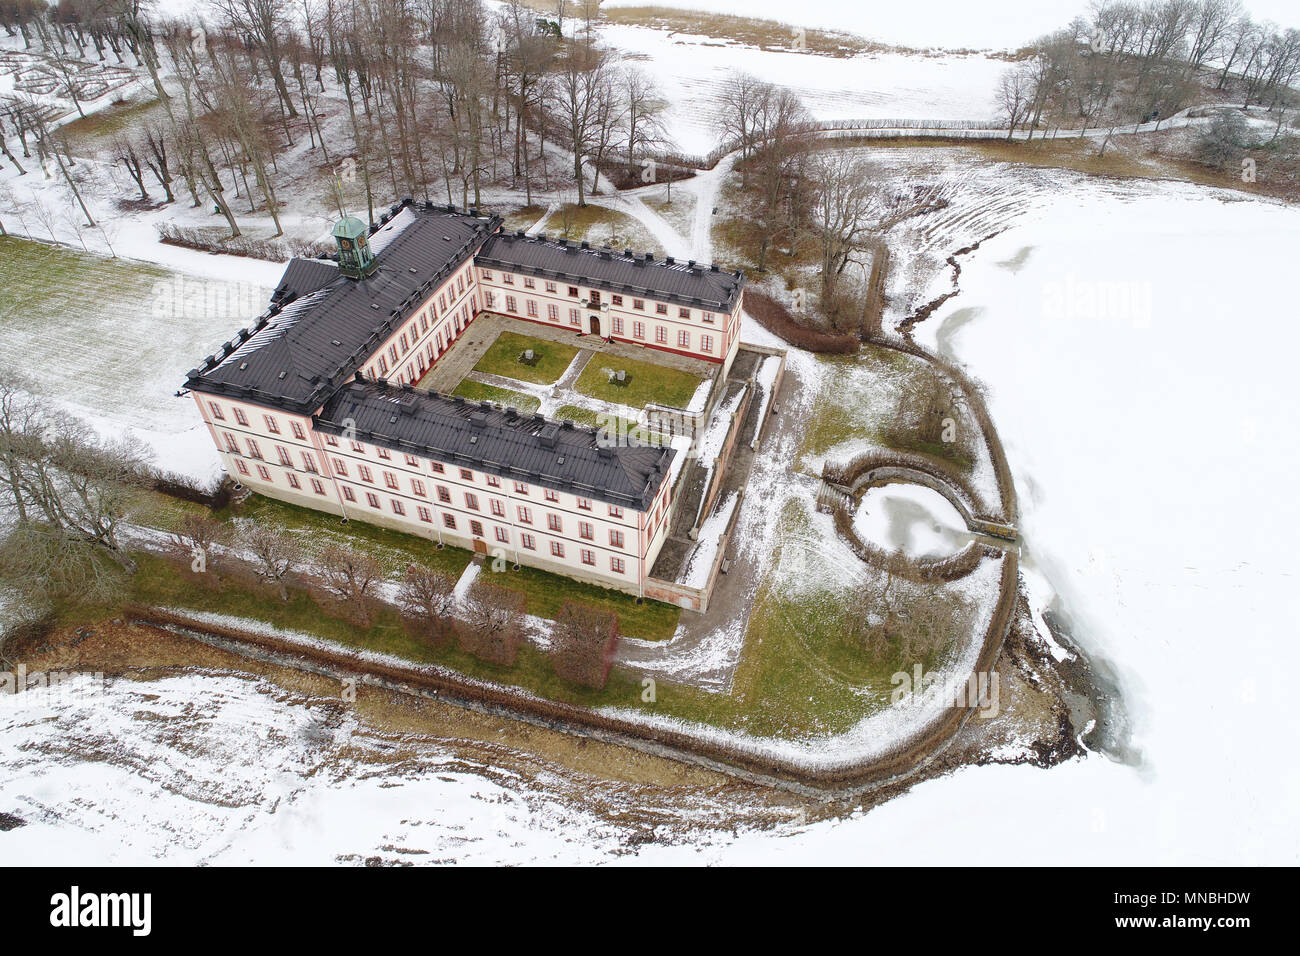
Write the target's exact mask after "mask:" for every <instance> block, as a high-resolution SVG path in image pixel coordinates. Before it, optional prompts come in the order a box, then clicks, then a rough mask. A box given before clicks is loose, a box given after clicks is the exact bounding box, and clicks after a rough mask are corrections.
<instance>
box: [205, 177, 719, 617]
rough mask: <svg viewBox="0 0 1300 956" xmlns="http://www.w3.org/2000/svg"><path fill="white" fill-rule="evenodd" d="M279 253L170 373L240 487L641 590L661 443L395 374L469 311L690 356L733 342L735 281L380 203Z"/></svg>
mask: <svg viewBox="0 0 1300 956" xmlns="http://www.w3.org/2000/svg"><path fill="white" fill-rule="evenodd" d="M333 235H334V239H335V242H336V244H337V247H338V251H337V254H336V255H335V256H332V257H329V258H320V259H294V260H292V261H291V262H290V263H289V265H288V267H287V268H286V269H285V272H284V275H283V277H282V279H281V281H280V284H279V285H278V286H277V287H276V289H275V291H274V294H273V295H272V298H271V303H270V306H269V308H268V309H267V310H266V311H265V312H264V313H263V314H262V315H261V316H259V317H258V319H257V321H256V322H255V323H254V325H253V326H252V327H251V328H249V329H245V330H242V331H241V332H240V333H239V335H238V336H237V337H236V338H235V339H233V340H231V341H230V342H228V343H226V344H225V345H224V346H223V347H222V349H221V350H220V352H219V353H217V354H214V355H209V356H208V357H207V358H206V359H205V360H204V362H203V364H202V365H200V366H199V367H198V368H196V369H193V370H192V371H191V372H190V373H189V376H188V378H187V380H186V383H185V385H186V388H187V389H188V390H189V392H190V394H191V395H192V396H193V398H194V400H195V402H196V403H197V405H198V408H199V413H200V415H201V416H202V417H203V420H204V422H205V423H206V424H207V426H208V429H209V431H210V433H211V435H212V439H213V441H214V442H215V444H216V447H217V449H218V451H219V452H220V454H221V458H222V462H223V464H224V466H225V468H226V470H227V472H228V473H229V474H231V475H232V476H234V477H235V478H236V479H237V480H238V481H239V482H241V483H242V484H244V485H246V486H248V487H249V488H250V489H252V490H253V491H255V492H257V493H260V494H264V495H267V496H269V497H272V498H277V499H279V500H282V501H287V502H291V503H293V504H298V505H304V506H307V507H311V508H317V509H319V510H322V511H327V512H330V513H332V514H337V515H340V516H343V517H346V518H348V519H358V520H363V521H369V522H372V523H374V524H379V525H383V526H386V527H390V528H395V529H398V530H401V531H406V532H410V533H413V534H418V535H421V536H423V537H427V538H432V539H435V540H438V541H439V542H445V543H447V544H451V545H456V546H459V547H464V548H470V549H473V550H475V551H478V552H480V553H488V554H496V555H502V556H504V557H506V559H507V560H509V561H512V562H517V563H521V564H528V565H533V566H538V567H542V568H545V569H547V570H552V571H557V572H559V573H563V574H567V575H569V576H571V577H575V578H579V579H582V580H589V581H592V582H595V583H598V584H601V585H604V586H607V587H615V588H619V589H620V590H624V591H628V592H629V593H636V594H641V593H643V590H644V583H645V579H646V577H647V575H648V573H649V569H650V568H651V567H652V565H653V564H654V561H655V558H656V556H657V555H658V553H659V550H660V548H661V547H662V545H663V543H664V540H665V538H666V536H667V531H668V525H669V523H670V517H671V512H672V504H673V488H672V483H673V479H674V476H675V475H676V474H677V473H678V472H679V471H680V462H674V458H675V456H676V455H677V454H678V453H677V452H675V451H674V450H673V449H671V448H668V447H660V446H653V445H651V446H647V445H638V444H626V443H623V444H620V443H614V442H608V441H603V440H601V438H600V437H599V436H598V434H597V432H596V431H595V430H594V429H590V428H583V427H578V426H574V425H572V424H570V423H569V422H554V421H549V420H547V419H545V418H543V417H542V416H540V415H532V416H528V415H521V414H520V413H519V412H518V411H516V410H515V409H513V408H501V407H499V406H496V405H493V404H491V403H487V402H482V403H476V402H471V401H467V400H465V399H463V398H460V397H449V396H446V395H440V394H438V393H436V392H431V391H425V390H422V389H417V388H415V387H414V384H415V383H416V382H419V381H420V380H421V379H422V378H423V377H424V376H425V374H426V373H427V372H428V371H429V370H430V369H431V368H433V367H434V365H435V364H436V363H437V362H438V361H439V360H440V359H441V358H442V357H443V356H444V355H445V354H447V353H448V351H449V350H450V349H452V347H453V345H454V344H455V343H456V341H457V339H458V338H459V337H460V336H461V335H463V334H464V332H465V330H466V329H467V328H468V327H469V326H470V324H471V323H472V322H474V320H475V319H476V318H477V317H478V316H480V315H482V314H484V313H485V312H495V313H498V314H500V315H504V316H509V317H513V318H517V319H520V320H525V321H530V322H538V323H543V324H548V325H552V326H557V327H561V328H564V329H566V330H572V331H573V332H574V333H575V334H576V333H583V334H585V335H594V336H600V337H602V338H605V339H607V340H613V341H618V342H624V343H632V344H635V345H640V346H644V348H645V350H646V357H647V360H651V361H653V356H654V352H655V350H661V351H663V352H674V353H678V354H682V355H687V356H690V357H692V358H696V359H704V360H707V361H709V362H713V363H718V364H720V365H721V366H722V370H723V371H722V373H723V375H725V374H726V369H727V368H729V367H730V365H731V362H732V361H733V360H734V358H735V356H736V352H737V350H738V348H739V342H740V309H741V300H742V296H743V285H744V276H743V275H741V274H740V273H736V272H726V271H722V270H719V269H718V268H717V267H715V266H700V265H697V264H696V263H694V262H686V263H681V262H676V261H674V260H673V259H671V258H667V259H663V260H656V259H654V258H653V257H652V256H651V255H649V254H646V255H634V254H632V253H630V252H616V251H613V250H609V249H592V248H590V247H589V246H588V245H587V244H586V243H581V244H577V243H571V242H565V241H557V240H553V239H546V238H544V237H539V238H533V237H528V236H525V235H523V234H522V233H516V234H513V235H506V234H504V233H502V232H501V220H500V218H499V217H496V216H480V215H478V214H477V212H476V211H475V210H470V211H468V212H463V211H457V210H456V209H454V208H452V207H438V206H433V205H432V204H429V203H425V204H416V203H414V202H412V201H410V200H405V201H403V202H402V203H400V204H398V205H397V206H394V207H393V208H392V209H391V210H390V211H389V213H387V214H386V215H385V216H384V217H383V219H382V221H381V223H379V224H378V225H376V226H372V227H370V228H367V227H366V226H365V225H364V224H363V223H361V222H360V221H359V220H356V219H352V218H345V219H343V220H341V221H340V222H339V223H338V224H337V225H336V226H335V228H334V230H333Z"/></svg>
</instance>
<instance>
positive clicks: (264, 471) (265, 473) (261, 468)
mask: <svg viewBox="0 0 1300 956" xmlns="http://www.w3.org/2000/svg"><path fill="white" fill-rule="evenodd" d="M257 473H258V474H259V475H261V476H262V480H263V481H270V480H271V472H270V470H269V469H268V468H267V467H266V465H258V466H257Z"/></svg>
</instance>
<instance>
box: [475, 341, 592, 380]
mask: <svg viewBox="0 0 1300 956" xmlns="http://www.w3.org/2000/svg"><path fill="white" fill-rule="evenodd" d="M526 349H532V350H533V362H532V364H531V365H529V364H525V363H524V362H521V361H520V360H519V357H520V356H521V355H522V354H523V353H524V351H525V350H526ZM578 351H579V350H578V349H576V348H574V347H573V346H572V345H561V344H560V343H559V342H551V341H549V340H547V339H535V338H533V337H532V336H531V335H520V334H519V333H518V332H502V333H501V334H500V335H498V336H497V338H496V341H495V342H493V343H492V346H491V348H489V349H488V350H487V351H486V352H485V353H483V357H482V358H481V359H479V360H478V364H477V365H475V366H474V371H476V372H487V373H488V374H489V375H500V376H501V377H502V378H514V379H518V380H519V381H521V382H533V383H535V384H537V385H551V384H553V383H555V382H557V381H559V379H560V376H561V375H563V374H564V371H565V369H567V368H568V367H569V365H570V364H571V363H572V362H573V358H574V356H576V355H577V354H578Z"/></svg>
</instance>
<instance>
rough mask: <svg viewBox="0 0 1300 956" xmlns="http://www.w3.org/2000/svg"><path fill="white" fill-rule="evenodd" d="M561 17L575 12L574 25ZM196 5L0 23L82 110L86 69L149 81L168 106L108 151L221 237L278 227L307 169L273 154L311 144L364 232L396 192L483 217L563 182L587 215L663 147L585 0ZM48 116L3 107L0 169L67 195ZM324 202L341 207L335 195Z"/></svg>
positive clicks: (81, 11)
mask: <svg viewBox="0 0 1300 956" xmlns="http://www.w3.org/2000/svg"><path fill="white" fill-rule="evenodd" d="M570 8H572V9H573V10H574V11H575V12H576V14H577V16H575V17H566V13H567V11H568V9H570ZM204 9H205V12H206V16H205V17H204V19H203V20H201V21H196V22H188V21H179V20H175V19H167V18H164V17H162V16H160V15H158V14H157V13H156V12H155V8H154V6H153V4H152V2H151V0H62V2H60V3H58V4H55V5H47V4H45V3H44V2H42V0H4V2H2V3H0V26H3V27H4V28H5V29H6V30H7V31H8V32H9V33H10V34H11V35H15V36H16V35H19V34H21V36H22V37H23V39H24V43H25V45H26V47H27V48H28V49H30V50H32V51H35V52H39V53H40V54H41V55H42V56H44V57H45V58H46V59H47V61H48V62H49V63H50V64H52V65H53V67H54V69H55V71H56V72H59V71H60V70H61V71H62V75H65V76H66V82H64V83H61V84H60V92H61V93H63V94H64V96H65V98H67V99H68V100H70V101H71V102H72V103H73V104H74V105H75V106H76V107H77V109H78V111H80V109H81V103H80V99H79V92H78V90H79V84H78V81H77V76H78V73H79V69H80V67H81V66H82V65H84V63H85V62H87V61H89V62H91V63H94V62H101V63H117V64H121V65H124V66H128V67H131V68H133V69H136V70H139V71H140V72H141V75H142V76H145V77H147V83H148V85H150V86H151V87H152V92H153V95H154V97H156V99H157V101H158V103H159V104H161V107H162V108H161V109H160V110H152V111H148V112H147V114H145V115H146V118H144V119H142V120H140V121H139V122H129V123H127V124H126V126H125V128H124V129H123V130H122V131H121V132H119V133H117V134H115V135H114V136H113V137H112V141H111V145H110V146H109V149H108V156H107V158H108V159H109V160H110V161H111V162H112V163H113V164H114V165H115V166H117V167H119V168H121V169H122V170H124V171H125V172H126V174H127V176H128V177H129V181H130V183H131V185H132V190H133V192H134V193H135V198H136V199H138V200H140V201H142V202H153V201H155V195H156V194H158V193H161V197H160V198H159V199H158V200H157V201H161V202H164V203H170V202H175V201H177V200H178V199H179V198H180V197H182V196H183V197H184V198H186V199H188V201H189V204H190V205H191V206H192V207H199V206H210V207H211V208H212V209H213V210H214V211H215V212H216V213H217V214H219V215H220V216H221V217H222V218H223V219H224V220H225V223H226V225H227V226H228V232H229V235H230V237H232V238H233V237H237V236H239V235H240V234H241V223H240V220H241V218H242V217H243V216H245V215H251V214H255V213H257V214H265V215H267V216H269V217H270V219H271V220H272V224H273V225H274V227H275V234H276V235H277V236H278V235H280V234H281V233H282V232H283V228H282V223H281V218H280V214H281V208H282V200H281V199H280V198H279V195H278V194H279V192H281V191H283V188H284V185H285V177H286V176H295V177H297V176H301V175H302V171H301V170H300V169H285V168H283V166H284V164H283V163H282V161H281V159H282V157H283V156H284V154H285V153H286V151H288V150H291V149H294V148H295V146H296V145H297V143H298V142H299V140H300V139H302V138H306V139H307V140H308V150H309V155H310V156H311V157H313V159H312V165H313V166H314V167H315V169H314V170H313V171H314V172H317V173H325V174H326V175H325V176H324V177H323V179H324V180H325V181H329V180H331V179H332V178H333V177H334V176H335V175H338V176H339V177H341V178H342V179H343V180H344V183H345V186H346V187H347V188H349V189H350V190H351V191H352V192H353V194H354V197H355V201H357V202H359V203H364V205H365V208H366V211H367V214H368V216H369V217H370V218H371V219H372V220H373V219H374V216H375V210H376V208H380V209H382V208H384V207H386V206H387V205H389V204H390V203H391V201H392V200H393V199H394V198H396V197H400V196H406V195H411V196H417V197H421V198H423V199H426V200H435V201H438V202H443V201H445V202H448V203H453V204H457V205H460V206H466V207H468V206H480V205H481V204H482V202H483V191H484V189H486V188H488V187H489V186H497V187H507V188H517V189H521V190H523V192H524V193H525V199H526V201H527V203H528V204H531V203H532V200H533V193H534V191H535V190H537V189H538V188H539V187H540V188H544V189H546V190H550V189H551V188H552V179H553V177H554V176H556V175H560V176H561V177H562V178H564V179H567V180H571V181H572V182H573V183H574V185H575V186H576V188H577V197H578V203H579V204H580V205H582V204H585V202H586V196H587V194H588V192H589V191H590V190H592V189H597V188H599V185H600V179H599V176H600V172H601V171H602V170H603V171H604V173H605V175H606V177H607V178H608V177H610V176H612V175H616V174H621V177H620V178H622V179H623V180H624V181H627V180H630V179H631V178H632V177H633V176H634V175H640V174H641V173H642V171H643V169H644V167H645V166H646V165H647V164H646V162H645V159H646V157H649V156H651V155H653V154H655V153H656V152H658V151H661V150H663V149H665V148H667V147H668V145H669V143H668V141H667V137H666V134H665V131H664V126H663V122H662V114H663V111H664V109H665V107H666V103H665V101H664V98H663V96H662V95H661V94H660V92H659V90H658V89H657V87H656V85H655V83H654V82H653V81H652V80H651V78H650V77H649V76H648V75H647V74H645V73H644V72H643V71H641V70H640V69H638V68H637V67H635V66H633V65H628V64H626V63H623V62H620V61H619V60H617V59H616V58H615V57H614V55H613V54H611V53H610V52H609V51H608V50H605V49H603V48H600V47H598V46H597V44H596V42H595V31H594V21H595V17H596V14H597V9H598V4H597V3H596V2H595V0H586V2H583V3H572V4H568V5H567V6H566V4H565V3H564V2H559V3H557V5H556V10H557V12H556V14H555V15H554V16H555V19H548V18H547V17H541V16H538V15H537V14H536V13H535V12H534V11H533V10H532V9H531V8H529V7H528V6H527V5H526V4H525V3H524V2H523V0H511V2H508V3H506V4H505V5H504V6H503V7H498V8H494V9H493V10H489V8H488V7H487V6H486V5H485V4H484V3H482V2H481V0H209V3H208V6H207V7H206V8H204ZM566 22H567V24H568V33H567V34H566V32H565V29H564V24H565V23H566ZM50 113H51V110H50V109H49V107H48V106H46V105H43V104H42V103H41V102H39V101H38V99H37V98H36V97H33V96H30V95H24V94H21V93H18V94H14V95H12V96H9V97H6V98H5V99H4V100H3V101H0V134H3V135H2V136H0V138H6V139H7V138H12V139H15V140H16V141H17V149H15V150H10V149H9V147H8V145H7V144H6V146H5V149H4V156H5V158H6V159H7V160H8V161H9V162H10V163H11V164H12V165H13V166H14V167H15V168H16V169H17V170H18V171H19V173H20V174H25V173H26V172H27V168H26V166H25V165H24V163H25V162H27V161H29V160H33V159H35V161H36V162H37V163H39V164H40V165H41V167H42V169H43V170H44V171H45V174H46V175H47V176H54V175H59V176H60V177H61V178H63V179H64V181H65V182H66V185H67V186H68V188H69V189H70V190H73V191H76V189H77V182H76V176H75V175H74V171H75V168H76V162H75V159H74V158H73V152H72V150H71V149H69V144H68V142H67V140H66V138H65V137H64V135H63V133H62V131H61V129H60V127H59V125H58V124H56V123H54V122H52V117H51V115H50ZM566 154H567V156H568V160H567V163H562V162H560V161H559V160H558V159H554V160H553V157H557V156H558V157H562V156H564V155H566ZM60 157H63V158H62V159H60ZM51 158H53V159H56V160H58V166H59V168H58V169H56V168H55V166H54V164H51V163H48V162H47V160H48V159H51ZM565 165H567V171H565V170H564V169H563V167H564V166H565ZM557 166H558V167H559V170H560V171H559V172H558V174H557V172H556V171H555V168H553V167H557ZM321 192H322V195H321V198H322V199H324V200H326V202H327V203H330V202H332V194H331V192H330V187H329V186H325V187H323V188H322V191H321ZM78 201H79V202H80V197H78ZM81 205H82V207H83V211H84V213H85V217H86V219H87V220H89V222H90V224H91V225H94V223H93V218H92V216H91V213H90V211H89V210H88V209H85V204H84V203H82V204H81Z"/></svg>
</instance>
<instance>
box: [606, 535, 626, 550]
mask: <svg viewBox="0 0 1300 956" xmlns="http://www.w3.org/2000/svg"><path fill="white" fill-rule="evenodd" d="M609 545H610V547H611V548H621V547H623V532H622V531H611V532H610V533H609Z"/></svg>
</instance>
